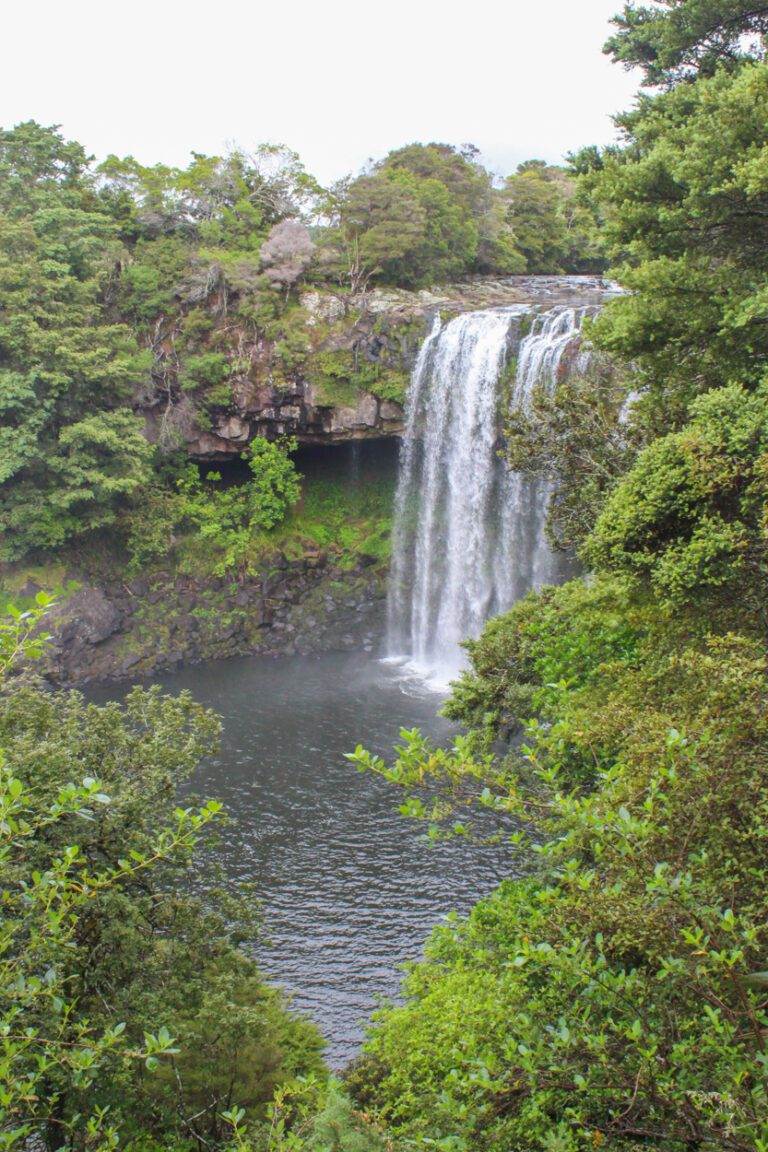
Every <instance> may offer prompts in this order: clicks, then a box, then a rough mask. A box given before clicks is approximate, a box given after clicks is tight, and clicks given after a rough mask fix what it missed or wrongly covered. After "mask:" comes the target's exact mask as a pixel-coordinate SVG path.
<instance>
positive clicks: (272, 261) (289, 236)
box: [259, 220, 315, 289]
mask: <svg viewBox="0 0 768 1152" xmlns="http://www.w3.org/2000/svg"><path fill="white" fill-rule="evenodd" d="M314 251H315V245H314V244H313V242H312V237H311V236H310V234H309V231H308V229H307V228H306V227H305V226H304V225H303V224H302V223H301V222H300V221H299V220H281V222H280V223H279V224H275V225H274V227H273V228H272V229H271V231H270V233H269V236H268V237H267V239H266V240H265V241H264V243H263V244H262V246H261V249H260V251H259V256H260V258H261V263H262V266H263V267H264V269H265V275H266V277H267V280H268V281H269V282H270V284H274V285H275V287H276V288H284V289H288V288H292V287H293V285H294V284H296V283H297V281H299V280H300V279H301V277H302V276H303V275H304V273H305V272H306V270H307V268H308V267H309V265H310V263H311V261H312V255H313V253H314Z"/></svg>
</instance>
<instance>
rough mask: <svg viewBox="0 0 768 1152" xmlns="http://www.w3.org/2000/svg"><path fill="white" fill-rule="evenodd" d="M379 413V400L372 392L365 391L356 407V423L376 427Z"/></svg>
mask: <svg viewBox="0 0 768 1152" xmlns="http://www.w3.org/2000/svg"><path fill="white" fill-rule="evenodd" d="M378 415H379V402H378V400H377V399H376V397H375V396H372V395H371V393H370V392H364V393H363V395H362V396H361V397H360V399H359V400H358V402H357V407H356V408H355V418H354V421H353V422H354V423H355V424H358V425H360V424H362V425H364V426H365V427H366V428H375V427H376V421H377V419H378Z"/></svg>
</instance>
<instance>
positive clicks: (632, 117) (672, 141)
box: [583, 64, 768, 434]
mask: <svg viewBox="0 0 768 1152" xmlns="http://www.w3.org/2000/svg"><path fill="white" fill-rule="evenodd" d="M622 124H623V127H624V129H625V132H626V133H627V146H626V147H625V148H623V149H621V150H619V151H615V152H609V153H607V154H606V155H604V157H603V162H602V165H601V167H599V168H593V169H592V170H591V171H590V172H588V173H587V175H586V176H584V177H583V180H584V181H585V182H586V185H587V187H588V189H589V190H590V194H591V195H593V196H594V197H595V199H596V201H597V203H598V204H599V205H600V207H601V209H602V211H603V212H604V213H605V217H606V225H605V238H606V245H607V248H608V252H609V255H610V257H611V260H612V265H613V267H612V271H613V273H614V274H615V275H616V277H617V278H618V279H619V280H620V281H621V283H622V284H623V285H624V286H625V287H626V288H627V289H628V290H629V291H628V293H627V295H625V296H623V297H621V298H620V299H617V300H614V301H612V302H611V303H610V304H609V306H608V307H607V308H606V309H605V310H604V312H603V314H602V315H601V316H600V318H599V319H598V320H597V321H596V322H595V324H594V325H593V328H592V332H591V338H592V339H593V340H594V341H595V343H596V344H597V345H598V346H599V347H600V348H602V349H603V350H605V351H607V352H610V353H613V354H615V355H617V356H619V357H620V358H622V359H624V360H625V361H626V362H631V363H633V364H634V365H635V366H636V368H637V371H638V375H637V383H638V387H639V388H640V389H641V390H642V392H643V397H642V399H641V401H640V407H639V409H638V412H639V413H640V414H641V415H642V418H643V420H644V422H645V425H646V427H647V428H648V430H649V433H650V434H658V432H660V431H666V430H667V428H669V427H670V426H671V425H675V424H679V423H681V422H682V421H683V420H684V419H685V412H686V408H687V405H688V404H689V403H690V401H691V400H692V399H693V397H694V396H696V395H697V394H699V393H701V392H703V391H705V390H707V389H708V388H718V387H722V386H724V385H726V384H728V383H729V382H731V381H734V380H737V381H739V382H741V383H742V384H744V385H745V386H751V387H754V386H756V385H757V384H758V383H759V381H760V379H761V378H762V375H763V371H764V367H763V362H764V359H765V356H766V354H767V353H768V344H767V343H766V334H767V332H768V329H766V324H765V315H766V299H768V287H767V285H768V260H767V258H766V252H768V231H767V229H768V181H767V180H766V163H767V161H766V156H767V155H768V152H767V151H766V144H767V143H768V136H767V135H766V132H767V130H768V129H767V127H766V126H767V125H768V67H766V66H765V65H762V64H761V65H754V64H748V65H745V66H744V67H743V68H742V69H741V70H740V71H739V72H737V73H736V74H735V75H731V74H729V73H727V72H719V73H718V74H717V75H715V76H714V77H712V78H711V79H704V80H699V81H697V82H696V83H695V84H686V85H682V86H680V87H677V88H675V89H673V90H672V91H670V92H665V93H663V94H662V95H660V96H658V97H656V98H655V99H654V100H651V101H649V100H647V99H646V100H645V101H643V102H641V104H640V106H639V108H638V110H637V111H635V112H632V113H630V114H629V115H627V116H625V117H623V118H622Z"/></svg>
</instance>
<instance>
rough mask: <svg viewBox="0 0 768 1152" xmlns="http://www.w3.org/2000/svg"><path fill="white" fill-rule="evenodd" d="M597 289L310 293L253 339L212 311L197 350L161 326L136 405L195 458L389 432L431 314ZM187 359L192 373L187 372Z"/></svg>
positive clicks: (517, 285)
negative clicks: (263, 441)
mask: <svg viewBox="0 0 768 1152" xmlns="http://www.w3.org/2000/svg"><path fill="white" fill-rule="evenodd" d="M600 287H601V282H600V281H599V280H597V279H594V278H591V277H562V276H559V277H542V276H537V277H524V276H514V277H506V278H504V279H501V280H493V279H488V278H477V279H475V280H472V281H467V282H463V283H460V284H449V285H446V286H443V287H441V288H440V289H435V290H431V291H426V290H425V291H420V292H407V291H403V290H397V289H374V290H372V291H371V292H368V293H366V294H365V295H364V296H359V297H350V296H344V295H341V294H336V293H332V292H329V291H327V290H324V291H319V290H315V291H309V292H306V293H304V294H303V296H302V297H301V298H300V300H299V302H298V306H294V307H293V308H292V309H291V310H290V311H289V312H288V313H286V315H285V316H284V317H282V318H281V321H280V323H279V324H277V325H272V328H271V331H270V326H269V325H267V326H266V331H265V332H264V333H262V332H259V334H258V335H257V336H251V337H249V336H248V334H247V332H246V331H245V330H244V329H243V328H242V327H240V326H238V325H236V324H231V323H228V321H227V318H226V316H218V317H216V318H215V319H210V323H209V324H208V326H207V327H205V326H203V328H202V334H201V337H200V341H199V344H198V346H197V347H195V346H194V345H193V346H192V347H191V348H187V350H186V353H185V352H181V353H179V350H178V346H177V345H176V343H175V341H174V333H173V332H172V331H167V332H162V331H161V332H159V333H158V335H157V339H156V341H155V346H154V348H153V354H154V367H153V373H152V375H153V386H152V387H151V388H148V389H146V390H145V392H144V393H143V394H142V395H140V396H138V397H137V398H136V406H137V408H138V410H139V411H140V412H142V413H143V415H144V417H145V421H146V428H147V435H148V437H149V439H150V440H152V441H153V442H155V441H158V440H160V441H164V442H168V441H170V440H174V439H175V441H176V443H182V444H183V445H184V446H185V447H186V451H187V453H188V454H189V456H190V458H191V459H194V460H200V461H224V460H227V459H229V458H232V457H235V456H238V455H239V454H240V453H241V452H242V451H243V449H244V448H245V447H246V446H247V445H248V443H249V442H250V441H251V440H252V439H253V438H254V437H256V436H265V437H267V438H270V439H271V438H275V437H278V436H295V437H296V438H297V439H298V440H299V442H301V443H310V444H311V443H328V444H332V443H340V442H343V441H346V440H359V439H366V438H374V437H384V436H397V435H399V434H400V433H401V432H402V430H403V418H404V408H403V405H404V401H405V393H406V389H407V384H408V379H409V376H410V372H411V369H412V367H413V363H414V361H415V358H416V355H417V353H418V349H419V346H420V344H421V342H422V340H423V339H424V336H425V335H426V333H427V331H428V328H429V326H430V324H431V323H432V319H433V317H434V316H435V314H436V313H438V312H439V313H440V314H441V315H450V314H452V313H459V312H465V311H468V310H472V309H479V308H484V307H491V306H494V307H498V306H500V305H505V304H510V305H512V304H520V303H528V304H531V305H537V306H545V307H546V306H549V305H551V304H554V303H557V302H558V301H559V300H560V299H563V298H565V297H572V296H573V294H574V292H577V293H578V295H579V296H580V297H581V296H582V295H583V297H584V299H585V302H587V300H588V299H589V297H590V294H592V293H594V294H595V295H597V294H598V292H599V290H600ZM185 355H186V359H185ZM192 362H194V364H195V365H196V367H195V372H196V373H197V378H194V376H193V377H192V378H191V379H190V375H191V369H190V368H189V365H190V364H191V363H192ZM222 373H223V378H222Z"/></svg>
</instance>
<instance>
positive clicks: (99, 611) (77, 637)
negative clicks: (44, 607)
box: [45, 584, 123, 651]
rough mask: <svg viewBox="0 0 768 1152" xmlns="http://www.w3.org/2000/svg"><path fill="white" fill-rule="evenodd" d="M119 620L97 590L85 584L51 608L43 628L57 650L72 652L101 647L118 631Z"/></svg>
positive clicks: (119, 616)
mask: <svg viewBox="0 0 768 1152" xmlns="http://www.w3.org/2000/svg"><path fill="white" fill-rule="evenodd" d="M122 620H123V618H122V614H121V613H120V611H119V610H118V608H117V607H116V606H115V604H114V603H113V602H112V601H111V600H109V599H107V597H106V596H105V595H104V593H103V592H102V590H101V589H100V588H93V587H91V586H90V585H88V584H85V585H83V587H82V588H80V589H78V591H77V592H75V593H74V595H72V596H70V597H68V599H67V600H65V601H63V602H62V603H60V604H56V605H54V607H53V608H52V610H51V611H50V612H49V614H48V616H47V617H46V621H45V625H46V628H47V629H48V631H49V632H50V633H51V636H52V637H53V642H54V643H55V644H56V645H57V646H60V647H62V648H66V649H67V650H68V651H73V650H79V649H82V648H85V647H87V646H89V645H92V644H101V643H102V642H103V641H104V640H106V639H107V638H108V637H110V636H113V635H114V634H115V632H117V631H118V630H119V628H120V625H121V624H122Z"/></svg>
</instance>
